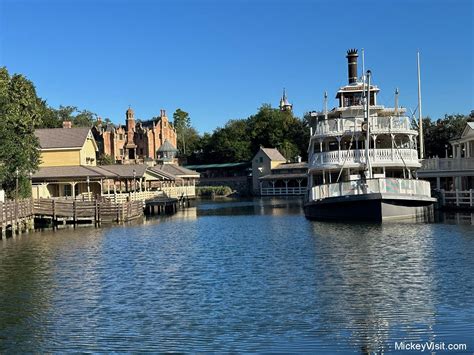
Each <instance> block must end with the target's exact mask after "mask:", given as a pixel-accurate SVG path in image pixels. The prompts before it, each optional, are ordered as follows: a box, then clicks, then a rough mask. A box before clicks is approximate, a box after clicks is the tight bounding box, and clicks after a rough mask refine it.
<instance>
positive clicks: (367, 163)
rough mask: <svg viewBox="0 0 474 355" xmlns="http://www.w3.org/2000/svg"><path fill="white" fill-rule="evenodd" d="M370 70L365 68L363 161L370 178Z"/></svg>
mask: <svg viewBox="0 0 474 355" xmlns="http://www.w3.org/2000/svg"><path fill="white" fill-rule="evenodd" d="M370 74H371V72H370V70H367V95H366V98H365V104H366V106H365V107H366V109H365V119H366V122H367V135H366V138H365V161H366V168H367V178H369V179H372V166H371V165H370V159H369V145H370V124H369V117H370Z"/></svg>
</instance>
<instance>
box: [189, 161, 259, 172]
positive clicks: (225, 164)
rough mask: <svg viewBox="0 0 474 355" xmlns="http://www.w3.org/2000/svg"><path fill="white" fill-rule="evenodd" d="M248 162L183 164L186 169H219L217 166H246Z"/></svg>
mask: <svg viewBox="0 0 474 355" xmlns="http://www.w3.org/2000/svg"><path fill="white" fill-rule="evenodd" d="M248 165H250V162H244V163H224V164H203V165H185V168H188V169H193V170H196V169H219V168H234V167H237V166H248Z"/></svg>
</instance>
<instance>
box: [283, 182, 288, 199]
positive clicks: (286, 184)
mask: <svg viewBox="0 0 474 355" xmlns="http://www.w3.org/2000/svg"><path fill="white" fill-rule="evenodd" d="M283 181H284V182H285V192H286V194H287V195H288V180H283Z"/></svg>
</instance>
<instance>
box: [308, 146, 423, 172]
mask: <svg viewBox="0 0 474 355" xmlns="http://www.w3.org/2000/svg"><path fill="white" fill-rule="evenodd" d="M369 157H370V161H371V163H372V164H374V163H397V164H400V165H404V164H405V163H410V164H411V165H413V164H415V165H417V166H418V164H419V161H418V152H417V151H416V150H415V149H406V148H403V149H395V148H394V149H370V150H369ZM365 162H366V154H365V150H364V149H353V150H333V151H330V152H322V153H314V154H313V156H312V158H311V163H310V168H312V167H315V166H318V165H340V164H343V163H345V164H365Z"/></svg>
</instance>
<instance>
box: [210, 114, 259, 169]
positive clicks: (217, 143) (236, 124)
mask: <svg viewBox="0 0 474 355" xmlns="http://www.w3.org/2000/svg"><path fill="white" fill-rule="evenodd" d="M247 132H248V130H247V122H246V120H230V121H228V122H227V123H226V125H225V126H224V127H223V128H217V129H216V130H215V131H214V133H213V134H212V137H211V139H210V141H209V144H208V146H207V149H206V151H205V154H206V156H207V159H208V160H209V161H212V162H218V163H227V162H241V161H247V160H250V159H251V158H252V151H251V149H250V148H251V141H250V140H249V138H248V135H247Z"/></svg>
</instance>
